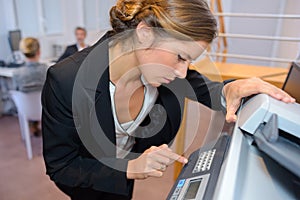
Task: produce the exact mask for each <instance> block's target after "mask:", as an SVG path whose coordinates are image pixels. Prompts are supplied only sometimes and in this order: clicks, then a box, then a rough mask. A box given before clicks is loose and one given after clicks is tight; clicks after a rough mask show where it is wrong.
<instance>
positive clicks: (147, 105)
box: [109, 76, 158, 158]
mask: <svg viewBox="0 0 300 200" xmlns="http://www.w3.org/2000/svg"><path fill="white" fill-rule="evenodd" d="M141 81H142V83H143V84H144V86H145V87H144V102H143V105H142V108H141V110H140V112H139V114H138V116H137V117H136V119H135V120H132V121H129V122H125V123H122V124H121V123H120V122H119V121H118V117H117V113H116V108H115V100H114V95H115V89H116V88H115V85H114V84H113V83H112V82H110V84H109V90H110V99H111V105H112V112H113V117H114V122H115V131H116V146H117V147H116V149H117V152H116V153H117V158H124V157H125V156H126V155H127V154H128V153H129V152H130V151H131V149H132V147H133V145H134V143H135V138H134V136H133V135H134V132H135V130H136V129H137V128H138V126H139V125H140V124H141V123H142V121H143V120H144V119H145V117H146V116H147V115H148V113H149V112H150V110H151V109H152V107H153V106H154V103H155V101H156V99H157V96H158V91H157V88H156V87H153V86H151V85H150V84H148V83H147V82H146V80H145V79H144V77H143V76H141Z"/></svg>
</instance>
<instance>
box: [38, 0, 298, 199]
mask: <svg viewBox="0 0 300 200" xmlns="http://www.w3.org/2000/svg"><path fill="white" fill-rule="evenodd" d="M110 16H111V25H112V28H113V30H112V31H111V32H108V33H107V34H106V35H105V36H103V37H102V38H101V39H100V41H99V42H98V43H97V44H95V45H94V46H93V47H91V48H87V49H85V50H83V51H82V52H79V53H76V54H75V55H73V56H71V57H69V58H67V59H65V60H64V61H62V62H61V63H58V64H57V65H56V66H54V67H52V68H50V70H49V71H48V76H47V81H46V84H45V86H44V90H43V97H42V102H43V139H44V140H43V141H44V145H43V147H44V159H45V163H46V168H47V174H49V176H50V178H51V179H52V180H53V181H54V182H55V183H56V185H57V186H58V187H59V188H60V189H61V190H62V191H64V192H65V193H66V194H68V195H69V196H70V197H71V198H72V199H91V200H93V199H131V196H132V190H133V180H134V179H145V178H148V177H161V176H162V175H163V173H164V171H165V170H166V167H167V166H168V165H169V164H170V163H172V162H173V161H174V160H177V161H179V162H181V163H186V162H187V159H186V158H184V157H182V156H180V155H177V154H175V153H174V152H172V151H171V149H169V148H168V145H167V144H169V143H170V142H172V140H173V139H174V137H175V135H176V133H177V131H178V128H179V125H180V119H181V114H182V110H181V107H180V106H181V105H182V98H181V97H184V96H188V97H189V96H190V97H191V98H194V99H195V100H198V101H199V102H201V103H203V104H205V105H207V106H209V107H211V108H213V109H219V110H220V109H222V107H223V106H225V105H222V96H223V98H224V99H223V100H226V107H227V114H226V119H227V121H234V120H235V118H236V116H235V112H236V110H237V109H238V107H239V104H240V100H241V98H243V97H245V96H249V95H252V94H256V93H259V92H264V93H267V94H269V95H271V96H273V97H275V98H277V99H280V100H283V101H285V102H293V101H294V99H292V98H291V97H290V96H289V95H288V94H286V93H284V92H283V91H281V90H279V89H277V88H276V87H274V86H272V85H270V84H268V83H266V82H263V81H261V80H260V79H257V78H253V79H247V80H238V81H233V82H230V83H227V84H226V85H225V86H223V83H217V82H211V81H209V80H208V79H207V78H205V77H204V76H202V75H201V74H199V73H198V72H196V71H192V70H189V69H188V66H189V64H190V62H191V60H193V59H196V58H197V57H198V56H200V55H201V53H202V52H203V50H204V49H205V48H206V46H207V45H208V44H209V43H210V42H211V41H212V40H213V39H214V38H215V35H216V31H217V28H216V21H215V19H214V17H213V16H212V14H211V12H210V10H209V8H208V6H207V4H206V3H205V1H202V0H188V1H187V0H138V1H136V0H135V1H133V0H119V1H118V2H117V4H116V6H114V7H113V8H112V9H111V11H110ZM169 83H170V84H169ZM173 83H178V84H179V85H178V84H177V85H176V84H175V87H168V85H172V84H173ZM186 83H188V85H187V86H186V87H185V86H184V87H182V88H181V86H182V85H185V84H186ZM189 86H190V87H189ZM191 90H192V93H190V92H191ZM179 93H184V94H182V96H180V95H178V94H179ZM222 94H223V95H222ZM223 104H224V103H223ZM157 105H158V106H157ZM160 122H163V123H160ZM151 125H154V126H151ZM157 127H159V128H157Z"/></svg>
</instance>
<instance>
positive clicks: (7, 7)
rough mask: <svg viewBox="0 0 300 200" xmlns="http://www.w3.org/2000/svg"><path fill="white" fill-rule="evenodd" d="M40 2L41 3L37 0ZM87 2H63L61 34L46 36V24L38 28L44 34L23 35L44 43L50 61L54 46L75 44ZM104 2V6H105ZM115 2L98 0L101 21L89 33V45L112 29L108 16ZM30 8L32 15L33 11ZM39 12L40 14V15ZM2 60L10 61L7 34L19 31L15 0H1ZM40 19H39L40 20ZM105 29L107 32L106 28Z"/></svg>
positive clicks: (63, 0)
mask: <svg viewBox="0 0 300 200" xmlns="http://www.w3.org/2000/svg"><path fill="white" fill-rule="evenodd" d="M36 1H37V2H38V3H39V2H40V0H36ZM84 1H85V0H61V1H60V3H61V5H60V6H61V7H62V19H61V20H62V24H63V30H62V32H61V33H58V34H45V33H44V32H43V30H42V26H43V24H42V23H41V24H40V25H39V27H40V29H41V30H42V31H41V33H37V34H34V35H27V34H26V33H24V32H23V33H22V36H23V37H27V36H33V37H37V38H38V39H39V41H40V43H41V53H42V55H41V57H42V59H45V58H51V57H53V56H54V49H53V45H54V44H59V45H62V46H64V47H65V46H66V45H69V44H73V43H74V42H75V36H74V29H75V27H77V26H84V25H85V24H84V13H83V2H84ZM103 2H105V4H104V5H102V3H103ZM115 2H116V0H105V1H103V0H98V2H97V6H99V8H95V9H97V12H98V13H97V15H98V16H97V17H98V18H100V19H101V20H96V21H97V23H101V24H98V25H97V28H96V29H95V30H88V35H87V39H86V42H87V43H88V44H90V45H92V44H94V43H95V42H96V41H97V40H98V39H99V38H100V37H101V35H103V33H105V31H106V29H107V28H109V16H108V11H109V9H110V7H111V6H112V5H114V4H115ZM30 9H31V8H29V12H30ZM39 12H40V10H39V11H38V13H39ZM0 13H1V21H0V44H1V46H0V60H5V61H8V59H9V57H10V55H11V52H10V49H9V45H8V39H7V36H8V31H9V30H14V29H16V28H17V23H16V21H15V16H14V9H13V0H0ZM40 19H41V17H39V20H40ZM28 23H30V22H28ZM104 28H106V29H104Z"/></svg>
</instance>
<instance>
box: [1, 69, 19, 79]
mask: <svg viewBox="0 0 300 200" xmlns="http://www.w3.org/2000/svg"><path fill="white" fill-rule="evenodd" d="M14 71H16V68H6V67H0V77H6V78H11V77H12V76H13V73H14Z"/></svg>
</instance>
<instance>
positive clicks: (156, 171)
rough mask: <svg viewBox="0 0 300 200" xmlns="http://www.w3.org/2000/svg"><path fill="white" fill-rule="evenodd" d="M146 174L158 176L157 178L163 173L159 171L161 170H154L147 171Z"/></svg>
mask: <svg viewBox="0 0 300 200" xmlns="http://www.w3.org/2000/svg"><path fill="white" fill-rule="evenodd" d="M147 175H148V176H151V177H158V178H159V177H162V176H163V175H164V173H163V172H161V171H158V170H154V171H152V172H149V173H148V174H147Z"/></svg>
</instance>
